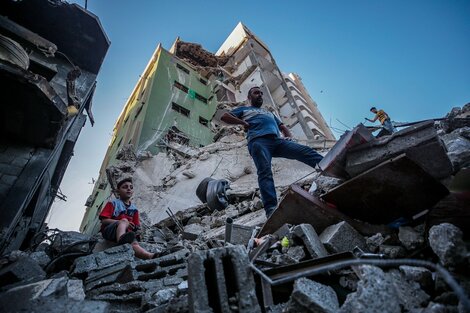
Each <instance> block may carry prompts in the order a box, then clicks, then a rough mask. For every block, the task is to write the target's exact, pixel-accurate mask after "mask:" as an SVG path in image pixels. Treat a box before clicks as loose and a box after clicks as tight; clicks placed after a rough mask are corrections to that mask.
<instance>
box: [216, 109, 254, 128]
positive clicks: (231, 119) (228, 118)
mask: <svg viewBox="0 0 470 313" xmlns="http://www.w3.org/2000/svg"><path fill="white" fill-rule="evenodd" d="M220 119H221V120H222V121H223V122H225V123H227V124H232V125H242V126H243V127H245V128H249V127H250V124H248V123H247V122H245V121H244V120H241V119H239V118H238V117H236V116H235V115H233V114H230V113H228V112H225V113H224V114H223V115H222V116H221V117H220Z"/></svg>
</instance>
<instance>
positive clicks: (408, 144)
mask: <svg viewBox="0 0 470 313" xmlns="http://www.w3.org/2000/svg"><path fill="white" fill-rule="evenodd" d="M403 153H406V155H407V156H408V157H409V158H410V159H411V160H413V161H414V162H415V163H416V164H418V165H419V166H421V167H422V168H423V169H424V170H425V171H426V172H428V173H429V174H430V175H431V176H433V177H434V178H436V179H441V178H444V177H447V176H449V175H450V174H451V173H452V164H451V163H450V160H449V158H448V157H447V154H446V149H445V146H444V145H443V143H442V141H441V139H440V138H439V136H438V135H437V131H436V129H435V128H434V121H426V122H423V123H420V124H417V125H413V126H410V127H407V128H405V129H402V130H400V131H398V132H396V133H393V134H392V135H391V136H386V137H382V138H377V139H375V140H373V141H370V142H368V143H365V144H362V145H360V146H358V147H355V148H353V149H351V150H350V151H348V152H347V154H346V166H345V170H346V172H347V173H348V174H349V175H350V176H351V177H355V176H357V175H359V174H361V173H363V172H365V171H367V170H369V169H370V168H372V167H374V166H376V165H378V164H380V163H382V162H384V161H386V160H389V159H391V158H394V157H396V156H399V155H401V154H403ZM430 156H432V157H430Z"/></svg>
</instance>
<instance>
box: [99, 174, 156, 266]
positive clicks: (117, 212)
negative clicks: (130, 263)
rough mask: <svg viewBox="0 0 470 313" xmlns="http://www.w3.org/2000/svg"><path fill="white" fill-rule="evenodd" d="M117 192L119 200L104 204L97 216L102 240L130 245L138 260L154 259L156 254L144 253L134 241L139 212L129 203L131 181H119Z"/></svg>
mask: <svg viewBox="0 0 470 313" xmlns="http://www.w3.org/2000/svg"><path fill="white" fill-rule="evenodd" d="M117 191H118V194H119V198H118V199H114V200H112V201H110V202H108V203H106V205H105V206H104V208H103V211H101V214H100V216H99V218H100V220H101V233H102V235H103V238H105V239H106V240H109V241H112V242H117V243H118V244H120V245H122V244H125V243H130V244H131V245H132V248H133V249H134V252H135V256H136V257H138V258H140V259H152V258H154V257H156V254H153V253H150V252H148V251H146V250H145V249H144V248H142V247H141V246H140V245H139V243H138V242H137V241H136V239H135V237H136V234H135V232H136V231H137V230H138V229H139V227H140V220H139V211H138V210H137V208H136V207H135V205H134V204H132V203H131V197H132V194H133V193H134V186H133V185H132V180H131V179H130V178H127V179H124V180H122V181H120V182H119V183H118V184H117Z"/></svg>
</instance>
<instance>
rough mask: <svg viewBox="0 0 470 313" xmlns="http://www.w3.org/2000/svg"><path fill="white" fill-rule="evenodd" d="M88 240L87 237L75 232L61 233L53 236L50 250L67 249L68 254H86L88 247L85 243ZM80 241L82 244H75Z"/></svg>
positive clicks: (88, 237)
mask: <svg viewBox="0 0 470 313" xmlns="http://www.w3.org/2000/svg"><path fill="white" fill-rule="evenodd" d="M90 239H91V237H90V236H89V235H86V234H82V233H79V232H77V231H61V232H59V233H58V234H57V235H56V236H55V238H54V241H53V242H52V245H51V248H52V249H55V250H57V251H63V250H64V249H66V248H68V249H69V251H70V252H74V251H75V252H87V251H88V248H89V246H90V245H89V243H88V242H87V241H88V240H90ZM80 241H84V243H83V244H77V243H78V242H80ZM72 246H73V247H72Z"/></svg>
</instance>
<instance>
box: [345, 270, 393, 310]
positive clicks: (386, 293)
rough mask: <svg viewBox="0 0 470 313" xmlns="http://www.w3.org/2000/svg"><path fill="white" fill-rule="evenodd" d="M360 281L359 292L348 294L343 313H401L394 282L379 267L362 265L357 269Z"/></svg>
mask: <svg viewBox="0 0 470 313" xmlns="http://www.w3.org/2000/svg"><path fill="white" fill-rule="evenodd" d="M357 271H358V274H359V276H360V281H359V283H358V284H357V291H356V292H353V293H350V294H348V296H347V297H346V301H345V302H344V303H343V305H342V306H341V310H340V311H339V312H341V313H362V312H368V313H400V312H401V308H400V302H399V299H398V295H397V293H396V291H395V289H394V287H393V284H392V282H391V281H390V280H389V279H388V278H387V276H386V275H385V273H384V272H383V271H382V270H381V269H380V268H378V267H375V266H370V265H361V266H359V267H358V268H357Z"/></svg>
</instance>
